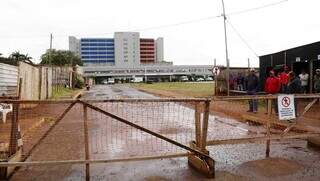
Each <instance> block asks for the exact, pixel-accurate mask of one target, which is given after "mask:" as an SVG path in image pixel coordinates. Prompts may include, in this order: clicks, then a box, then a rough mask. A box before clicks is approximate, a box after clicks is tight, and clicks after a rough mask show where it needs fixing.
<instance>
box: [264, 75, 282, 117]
mask: <svg viewBox="0 0 320 181" xmlns="http://www.w3.org/2000/svg"><path fill="white" fill-rule="evenodd" d="M269 75H270V76H269V77H268V78H267V80H266V83H265V85H264V91H265V92H266V93H267V94H278V93H279V91H280V88H281V83H280V79H279V78H278V77H276V75H275V72H274V71H273V70H271V71H270V73H269ZM272 104H273V106H274V111H275V113H276V114H278V104H277V100H276V99H275V100H273V101H272Z"/></svg>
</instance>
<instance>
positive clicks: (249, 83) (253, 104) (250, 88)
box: [245, 69, 259, 113]
mask: <svg viewBox="0 0 320 181" xmlns="http://www.w3.org/2000/svg"><path fill="white" fill-rule="evenodd" d="M258 86H259V79H258V76H257V75H256V73H255V70H254V69H250V72H249V75H248V76H247V77H246V78H245V87H246V88H247V94H248V95H256V94H257V91H258ZM257 111H258V101H257V100H256V99H251V100H249V110H248V112H253V113H257Z"/></svg>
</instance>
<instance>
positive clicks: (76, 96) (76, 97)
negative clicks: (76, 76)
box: [72, 89, 84, 100]
mask: <svg viewBox="0 0 320 181" xmlns="http://www.w3.org/2000/svg"><path fill="white" fill-rule="evenodd" d="M83 92H84V89H81V90H80V91H79V92H78V93H77V94H75V95H74V96H73V97H72V99H74V100H76V99H78V98H80V97H81V96H82V95H83Z"/></svg>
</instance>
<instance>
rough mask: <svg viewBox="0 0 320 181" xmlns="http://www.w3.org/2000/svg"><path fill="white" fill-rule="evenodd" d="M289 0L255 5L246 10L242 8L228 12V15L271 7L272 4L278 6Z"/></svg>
mask: <svg viewBox="0 0 320 181" xmlns="http://www.w3.org/2000/svg"><path fill="white" fill-rule="evenodd" d="M288 1H289V0H283V1H278V2H274V3H270V4H265V5H263V6H259V7H255V8H249V9H245V10H241V11H235V12H231V13H228V14H227V16H233V15H238V14H243V13H248V12H251V11H256V10H260V9H264V8H268V7H271V6H276V5H279V4H282V3H285V2H288Z"/></svg>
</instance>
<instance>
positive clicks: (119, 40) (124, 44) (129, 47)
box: [114, 32, 140, 67]
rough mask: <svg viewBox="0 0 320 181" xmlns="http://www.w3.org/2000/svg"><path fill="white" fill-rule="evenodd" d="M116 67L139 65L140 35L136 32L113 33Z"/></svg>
mask: <svg viewBox="0 0 320 181" xmlns="http://www.w3.org/2000/svg"><path fill="white" fill-rule="evenodd" d="M114 42H115V45H114V54H115V59H116V61H115V65H116V67H135V66H139V65H140V35H139V33H137V32H116V33H115V34H114Z"/></svg>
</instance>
